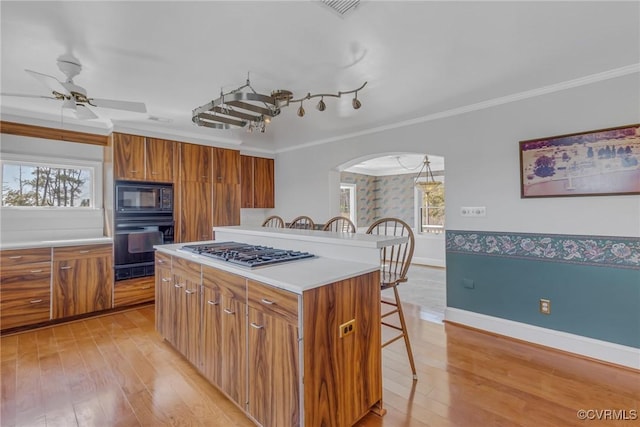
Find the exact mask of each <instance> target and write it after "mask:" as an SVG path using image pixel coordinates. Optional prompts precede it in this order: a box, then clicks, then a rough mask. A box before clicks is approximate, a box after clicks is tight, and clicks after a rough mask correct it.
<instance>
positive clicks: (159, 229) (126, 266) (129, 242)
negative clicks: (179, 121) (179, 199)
mask: <svg viewBox="0 0 640 427" xmlns="http://www.w3.org/2000/svg"><path fill="white" fill-rule="evenodd" d="M115 196H116V197H115V205H116V206H115V208H116V209H115V212H114V222H115V236H114V247H113V252H114V264H115V279H116V280H125V279H132V278H136V277H145V276H153V275H154V273H155V271H154V258H155V254H154V249H153V246H154V245H162V244H167V243H173V235H174V225H175V224H174V219H173V185H172V184H157V183H145V182H130V181H116V184H115Z"/></svg>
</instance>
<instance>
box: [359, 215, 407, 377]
mask: <svg viewBox="0 0 640 427" xmlns="http://www.w3.org/2000/svg"><path fill="white" fill-rule="evenodd" d="M367 234H376V235H381V236H406V237H408V240H407V241H406V242H405V243H400V244H396V245H392V246H385V247H384V248H382V249H380V286H381V288H382V290H385V289H389V288H393V295H394V297H395V302H392V301H386V300H384V299H382V300H381V303H382V304H387V305H390V306H392V307H394V308H393V309H392V310H391V311H389V312H387V313H383V314H382V325H383V326H386V327H389V328H392V329H395V330H397V331H399V332H400V333H399V334H398V335H396V336H394V337H393V338H391V339H389V340H387V341H384V342H383V343H382V347H383V348H384V347H386V346H387V345H389V344H391V343H392V342H395V341H397V340H399V339H400V338H404V344H405V347H406V348H407V355H408V356H409V364H410V365H411V371H412V372H413V379H414V381H415V380H417V379H418V375H417V373H416V365H415V362H414V360H413V352H412V351H411V343H410V342H409V334H408V332H407V324H406V322H405V320H404V312H403V311H402V304H401V303H400V295H399V294H398V285H399V284H400V283H403V282H406V281H407V277H406V276H407V270H409V264H411V258H413V246H414V244H415V237H414V235H413V231H412V230H411V227H409V224H407V223H406V222H404V221H402V220H400V219H398V218H382V219H379V220H377V221H376V222H374V223H373V224H371V226H369V229H368V230H367ZM394 314H397V316H398V320H399V321H400V326H396V325H394V324H391V323H387V322H385V320H384V319H385V318H387V317H389V316H392V315H394Z"/></svg>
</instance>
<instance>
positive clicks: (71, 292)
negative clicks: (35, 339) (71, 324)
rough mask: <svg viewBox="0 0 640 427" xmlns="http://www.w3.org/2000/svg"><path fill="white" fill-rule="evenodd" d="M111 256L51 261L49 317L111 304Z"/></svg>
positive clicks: (90, 310)
mask: <svg viewBox="0 0 640 427" xmlns="http://www.w3.org/2000/svg"><path fill="white" fill-rule="evenodd" d="M112 291H113V266H112V258H111V256H95V257H87V258H78V259H73V260H72V259H67V260H63V261H56V260H55V255H54V262H53V304H52V305H53V307H52V308H53V312H52V318H53V319H60V318H63V317H68V316H75V315H78V314H84V313H91V312H94V311H100V310H106V309H108V308H111V306H112V304H111V294H112Z"/></svg>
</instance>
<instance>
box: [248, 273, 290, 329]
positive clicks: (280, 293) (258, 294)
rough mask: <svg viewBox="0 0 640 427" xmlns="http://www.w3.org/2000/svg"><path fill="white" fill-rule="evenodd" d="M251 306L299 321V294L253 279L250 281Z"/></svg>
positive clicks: (249, 298) (286, 319)
mask: <svg viewBox="0 0 640 427" xmlns="http://www.w3.org/2000/svg"><path fill="white" fill-rule="evenodd" d="M248 302H249V306H250V307H254V308H257V309H259V310H261V311H263V312H265V313H268V314H272V315H275V316H277V317H280V318H282V319H283V320H285V321H286V322H289V323H293V324H297V323H298V295H297V294H294V293H293V292H289V291H285V290H282V289H278V288H274V287H273V286H269V285H265V284H262V283H259V282H254V281H252V280H249V281H248Z"/></svg>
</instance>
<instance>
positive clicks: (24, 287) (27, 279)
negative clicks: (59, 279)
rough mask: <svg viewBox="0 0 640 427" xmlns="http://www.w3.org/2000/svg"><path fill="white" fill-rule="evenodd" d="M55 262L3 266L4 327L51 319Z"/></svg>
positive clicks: (0, 325) (0, 308)
mask: <svg viewBox="0 0 640 427" xmlns="http://www.w3.org/2000/svg"><path fill="white" fill-rule="evenodd" d="M50 289H51V263H49V262H41V263H34V264H28V265H22V266H15V265H13V266H3V269H2V278H1V284H0V329H8V328H14V327H17V326H25V325H30V324H34V323H38V322H44V321H47V320H49V319H50V317H51V314H50V306H51V290H50Z"/></svg>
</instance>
